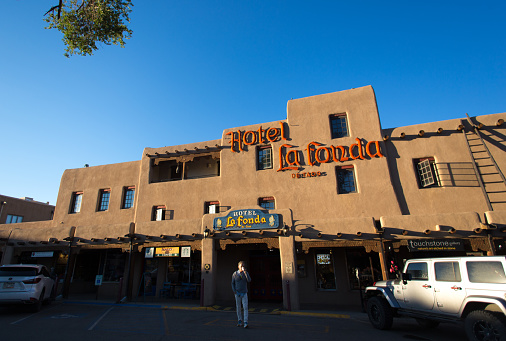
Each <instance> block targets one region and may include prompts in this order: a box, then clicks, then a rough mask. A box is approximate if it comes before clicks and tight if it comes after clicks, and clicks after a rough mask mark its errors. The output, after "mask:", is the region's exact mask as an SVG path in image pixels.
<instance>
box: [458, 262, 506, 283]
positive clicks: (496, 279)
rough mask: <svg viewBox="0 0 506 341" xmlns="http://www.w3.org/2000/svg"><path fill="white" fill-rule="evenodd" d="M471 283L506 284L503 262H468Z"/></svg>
mask: <svg viewBox="0 0 506 341" xmlns="http://www.w3.org/2000/svg"><path fill="white" fill-rule="evenodd" d="M466 267H467V274H468V276H469V281H470V282H473V283H506V275H505V274H504V268H503V266H502V263H501V262H492V261H487V262H475V261H469V262H466Z"/></svg>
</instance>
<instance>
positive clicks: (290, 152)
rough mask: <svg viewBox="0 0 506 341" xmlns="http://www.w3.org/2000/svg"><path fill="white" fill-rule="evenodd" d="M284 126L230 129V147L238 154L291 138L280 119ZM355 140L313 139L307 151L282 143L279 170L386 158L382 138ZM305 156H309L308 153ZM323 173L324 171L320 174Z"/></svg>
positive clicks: (305, 175)
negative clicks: (348, 142)
mask: <svg viewBox="0 0 506 341" xmlns="http://www.w3.org/2000/svg"><path fill="white" fill-rule="evenodd" d="M279 125H280V127H279V128H275V127H269V128H267V129H263V128H262V126H260V128H258V130H255V131H241V130H237V131H230V132H228V133H226V135H230V142H229V143H230V150H231V151H232V152H234V153H240V152H242V151H245V149H244V148H245V147H247V146H252V145H256V144H263V143H268V142H278V141H282V140H288V138H287V136H286V131H285V123H284V122H279ZM355 142H356V143H353V144H351V145H350V146H333V145H331V146H325V145H323V144H321V143H318V142H315V141H311V142H309V143H308V144H307V146H306V149H304V151H305V153H304V151H302V150H299V149H294V148H296V146H293V145H291V144H288V143H285V144H282V145H281V146H279V149H278V155H279V168H278V170H277V171H278V172H280V171H286V170H300V169H302V166H305V165H307V166H314V165H316V164H322V163H330V162H344V161H348V160H366V159H373V158H381V157H385V156H384V155H383V154H382V153H381V150H380V145H379V141H366V140H364V139H360V138H355ZM304 155H305V156H304ZM319 173H320V174H319ZM321 173H322V172H308V173H303V174H304V176H298V175H299V174H297V176H295V174H294V176H293V177H294V178H295V177H297V178H299V177H312V176H318V175H321Z"/></svg>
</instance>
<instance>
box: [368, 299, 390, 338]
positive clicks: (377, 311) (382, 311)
mask: <svg viewBox="0 0 506 341" xmlns="http://www.w3.org/2000/svg"><path fill="white" fill-rule="evenodd" d="M367 315H368V316H369V321H370V322H371V324H372V325H373V327H374V328H377V329H381V330H385V329H390V328H391V327H392V323H393V321H394V315H393V312H392V308H391V307H390V305H389V304H388V302H387V301H386V300H385V299H384V298H383V297H379V296H374V297H371V298H369V300H368V301H367Z"/></svg>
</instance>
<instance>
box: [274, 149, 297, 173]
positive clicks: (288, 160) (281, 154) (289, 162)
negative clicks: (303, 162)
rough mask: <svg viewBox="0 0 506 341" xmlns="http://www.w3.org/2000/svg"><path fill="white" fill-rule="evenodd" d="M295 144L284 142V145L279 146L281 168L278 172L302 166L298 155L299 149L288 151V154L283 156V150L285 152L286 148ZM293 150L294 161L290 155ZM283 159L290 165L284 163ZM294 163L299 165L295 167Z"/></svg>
mask: <svg viewBox="0 0 506 341" xmlns="http://www.w3.org/2000/svg"><path fill="white" fill-rule="evenodd" d="M292 147H293V146H292V145H289V144H284V145H282V146H280V147H279V169H278V172H279V171H285V170H289V169H291V170H298V169H299V167H300V163H299V159H298V156H297V151H295V150H293V151H289V152H287V154H286V158H285V157H283V154H284V153H283V152H284V148H292ZM292 152H293V158H294V159H293V161H290V155H291V154H292ZM283 161H285V162H286V163H287V164H288V165H289V166H286V167H285V166H284V164H283ZM294 165H297V166H298V167H294Z"/></svg>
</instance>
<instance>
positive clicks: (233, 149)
mask: <svg viewBox="0 0 506 341" xmlns="http://www.w3.org/2000/svg"><path fill="white" fill-rule="evenodd" d="M225 135H230V150H231V151H233V152H234V153H237V151H236V150H235V148H234V147H235V142H237V143H238V144H239V145H240V144H241V141H240V140H239V139H236V138H235V133H234V132H233V131H229V132H228V133H226V134H225Z"/></svg>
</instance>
